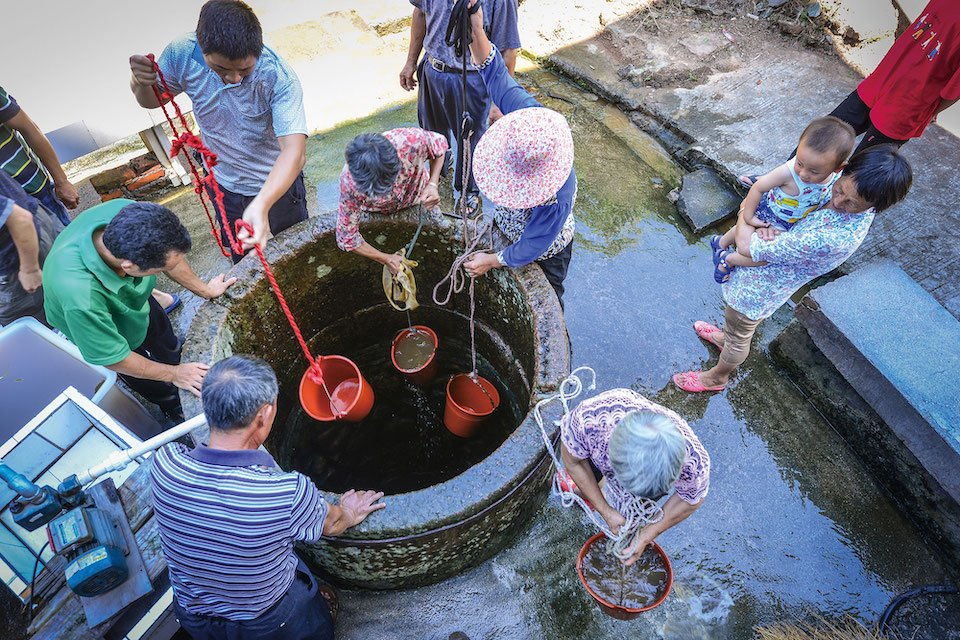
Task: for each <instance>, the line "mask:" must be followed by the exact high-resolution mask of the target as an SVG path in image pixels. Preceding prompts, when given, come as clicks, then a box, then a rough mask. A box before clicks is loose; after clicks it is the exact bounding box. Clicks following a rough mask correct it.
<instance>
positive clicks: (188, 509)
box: [151, 355, 384, 640]
mask: <svg viewBox="0 0 960 640" xmlns="http://www.w3.org/2000/svg"><path fill="white" fill-rule="evenodd" d="M277 392H278V387H277V377H276V375H275V374H274V372H273V370H272V369H271V368H270V365H268V364H267V363H266V362H264V361H263V360H260V359H259V358H254V357H250V356H242V355H238V356H232V357H230V358H227V359H226V360H221V361H220V362H218V363H216V364H215V365H213V366H212V367H211V368H210V371H209V372H208V373H207V377H206V378H205V379H204V382H203V391H202V396H201V397H202V400H203V409H204V413H206V416H207V424H208V425H209V427H210V440H209V444H206V445H200V446H198V447H196V448H194V449H189V448H187V447H186V446H184V445H182V444H179V443H173V444H169V445H166V446H165V447H163V448H162V449H160V450H159V451H157V453H156V455H155V456H154V457H153V467H152V470H151V478H152V480H153V501H154V512H155V514H156V518H157V525H158V528H159V530H160V545H161V547H162V549H163V555H164V557H165V558H166V560H167V566H168V568H169V570H170V583H171V584H172V585H173V592H174V610H175V612H176V615H177V619H178V621H179V622H180V626H181V627H183V628H184V629H185V630H186V631H187V633H189V634H190V635H191V636H192V637H193V638H194V640H205V639H210V640H214V639H216V640H241V639H254V638H256V639H258V640H260V639H263V640H299V639H301V638H303V639H306V638H311V639H317V640H323V639H326V638H333V617H332V614H331V605H333V604H334V603H335V599H336V596H335V595H334V593H333V591H332V589H330V588H329V587H326V586H319V585H318V584H317V581H316V579H315V578H314V577H313V575H312V574H311V573H310V571H309V569H307V567H306V566H305V565H304V564H303V562H302V561H301V560H300V559H299V558H297V556H296V554H295V553H294V551H293V545H294V542H296V541H306V542H312V541H316V540H319V539H320V536H321V535H326V536H337V535H340V534H341V533H343V532H344V531H345V530H347V529H349V528H350V527H353V526H356V525H357V524H359V523H360V522H362V521H363V520H364V519H365V518H366V517H367V516H368V515H369V514H371V513H372V512H374V511H377V510H378V509H382V508H383V507H384V504H383V503H382V502H379V500H380V498H382V497H383V493H380V492H376V491H353V490H351V491H347V492H346V493H344V494H343V496H342V497H341V498H340V503H339V504H338V505H331V504H327V503H326V502H325V501H324V499H323V496H322V495H321V493H320V491H319V489H317V487H316V486H315V485H314V484H313V482H312V481H311V480H310V479H309V478H307V477H306V476H304V475H303V474H300V473H297V472H290V473H286V472H283V471H281V470H280V469H279V468H278V467H277V463H276V462H274V460H273V458H272V457H271V456H270V454H269V453H267V452H266V451H265V450H263V449H261V448H260V445H261V444H263V442H264V441H265V440H266V439H267V436H268V435H269V434H270V428H271V427H272V426H273V420H274V418H275V417H276V413H277Z"/></svg>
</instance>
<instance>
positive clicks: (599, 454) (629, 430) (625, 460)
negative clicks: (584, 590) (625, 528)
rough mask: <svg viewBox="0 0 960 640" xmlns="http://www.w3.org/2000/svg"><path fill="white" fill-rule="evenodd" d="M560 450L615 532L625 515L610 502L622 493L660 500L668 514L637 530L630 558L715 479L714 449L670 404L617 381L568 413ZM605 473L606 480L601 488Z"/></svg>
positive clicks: (697, 501) (699, 500) (684, 513)
mask: <svg viewBox="0 0 960 640" xmlns="http://www.w3.org/2000/svg"><path fill="white" fill-rule="evenodd" d="M560 438H561V447H560V453H561V457H562V459H563V464H564V466H565V467H566V468H567V472H568V473H569V475H570V478H568V479H567V481H568V482H569V480H572V481H573V482H574V483H576V486H575V487H572V488H573V489H576V490H577V491H578V492H579V493H580V495H581V496H582V497H583V498H584V499H585V500H587V501H589V502H590V503H592V504H593V506H594V507H595V508H596V509H597V511H598V512H599V513H600V515H601V516H602V517H603V519H604V520H605V521H606V523H607V525H608V526H609V527H610V529H611V530H612V531H613V532H614V533H616V532H617V531H618V530H619V529H620V526H621V525H623V524H624V522H625V520H624V518H623V516H622V515H621V514H620V513H618V512H617V510H616V509H615V508H614V507H612V506H611V505H610V503H609V502H608V501H607V497H606V495H605V493H604V492H606V494H607V495H610V496H611V497H613V496H616V495H618V494H621V493H628V494H632V495H634V496H638V497H642V498H649V499H651V500H659V499H660V498H662V497H663V496H665V495H667V494H668V493H670V492H671V491H672V492H673V493H672V495H671V496H670V497H669V498H668V499H667V501H666V502H665V503H664V504H663V519H662V520H660V521H659V522H655V523H652V524H649V525H647V526H646V527H644V528H643V529H641V530H640V532H639V534H638V536H637V540H636V542H635V545H636V546H635V547H633V549H634V553H633V555H632V556H631V557H630V558H629V559H628V560H627V564H632V563H633V562H634V561H635V560H636V559H637V558H639V557H640V554H641V553H643V550H644V549H645V548H646V547H647V546H648V545H649V544H650V543H651V542H653V541H654V540H655V539H656V537H657V536H658V535H660V534H661V533H663V532H664V531H666V530H667V529H669V528H670V527H672V526H674V525H676V524H678V523H679V522H682V521H683V520H686V519H687V518H688V517H689V516H690V514H692V513H693V512H694V511H696V510H697V508H699V507H700V505H701V504H703V500H704V498H706V497H707V490H708V488H709V486H710V456H709V455H708V454H707V451H706V449H704V448H703V445H702V444H701V443H700V440H699V439H698V438H697V436H696V434H694V433H693V431H692V430H691V429H690V427H689V426H688V425H687V423H686V422H685V421H684V420H683V418H681V417H680V416H678V415H677V414H676V413H674V412H673V411H670V410H669V409H666V408H664V407H661V406H660V405H657V404H655V403H653V402H650V401H649V400H647V399H646V398H644V397H643V396H641V395H640V394H638V393H636V392H634V391H631V390H629V389H612V390H610V391H605V392H603V393H601V394H598V395H596V396H594V397H592V398H589V399H587V400H584V401H583V402H581V403H580V404H579V405H578V406H577V408H576V409H574V410H573V411H571V412H570V413H569V414H567V415H566V416H564V419H563V421H562V423H561V426H560ZM601 480H602V481H603V482H604V483H605V484H606V487H605V488H604V491H601V489H600V482H601Z"/></svg>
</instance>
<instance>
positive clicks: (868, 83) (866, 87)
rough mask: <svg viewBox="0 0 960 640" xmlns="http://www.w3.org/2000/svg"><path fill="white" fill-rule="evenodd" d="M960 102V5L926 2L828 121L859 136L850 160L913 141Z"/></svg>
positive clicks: (942, 0) (948, 0) (943, 0)
mask: <svg viewBox="0 0 960 640" xmlns="http://www.w3.org/2000/svg"><path fill="white" fill-rule="evenodd" d="M958 98H960V2H957V1H956V0H931V1H930V2H929V3H928V4H927V6H926V7H925V8H924V10H923V11H921V12H920V17H919V18H917V20H916V21H915V22H914V23H913V24H912V25H910V26H909V27H908V28H907V30H906V31H905V32H904V33H903V34H901V36H900V37H899V38H897V41H896V42H894V43H893V46H892V47H891V48H890V51H888V52H887V55H885V56H884V57H883V60H881V61H880V64H879V65H877V68H876V70H874V72H873V73H871V74H870V75H869V76H867V77H866V78H864V79H863V82H861V83H860V85H859V86H858V87H857V88H856V89H855V90H854V91H853V92H852V93H851V94H850V95H849V96H847V98H846V100H844V101H843V102H842V103H840V105H839V106H838V107H837V108H836V109H834V110H833V111H832V112H831V114H830V115H833V116H836V117H838V118H840V119H841V120H844V121H846V122H849V123H850V124H851V125H852V126H853V128H854V129H855V130H856V131H857V134H858V135H859V134H861V133H863V134H865V135H864V136H863V140H861V141H860V145H859V146H858V147H857V149H856V150H855V151H854V154H856V153H858V152H859V151H862V150H863V149H865V148H867V147H872V146H874V145H877V144H885V143H893V144H896V145H897V146H900V145H902V144H903V143H904V142H906V141H907V140H909V139H911V138H919V137H920V136H921V135H922V134H923V131H924V129H926V127H927V125H928V124H930V123H931V122H934V121H935V120H936V118H937V114H939V113H940V112H941V111H943V110H944V109H946V108H947V107H949V106H950V105H952V104H953V103H955V102H956V101H957V99H958Z"/></svg>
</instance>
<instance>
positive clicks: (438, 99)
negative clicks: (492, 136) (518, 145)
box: [417, 56, 490, 193]
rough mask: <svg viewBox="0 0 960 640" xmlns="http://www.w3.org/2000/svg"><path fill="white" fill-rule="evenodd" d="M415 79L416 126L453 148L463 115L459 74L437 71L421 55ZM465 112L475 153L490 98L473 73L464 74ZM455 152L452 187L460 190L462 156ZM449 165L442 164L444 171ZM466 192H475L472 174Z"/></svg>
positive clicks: (475, 73)
mask: <svg viewBox="0 0 960 640" xmlns="http://www.w3.org/2000/svg"><path fill="white" fill-rule="evenodd" d="M417 78H418V80H419V81H420V91H419V93H418V94H417V118H418V120H419V121H420V127H421V128H423V129H427V130H429V131H434V132H436V133H439V134H440V135H442V136H444V137H446V139H447V142H448V143H449V144H450V149H454V145H455V144H456V141H457V140H459V137H460V121H461V119H462V115H463V98H462V97H461V94H462V93H463V87H462V82H463V80H462V78H461V75H460V73H459V72H456V73H454V72H449V71H437V70H436V69H434V68H433V66H432V65H431V64H430V61H429V60H427V56H424V57H423V59H422V60H421V61H420V67H419V68H418V69H417ZM467 111H468V112H469V113H470V117H471V118H472V119H473V137H472V138H471V140H470V142H471V144H470V148H471V151H473V150H476V148H477V142H479V141H480V136H482V135H483V132H484V131H486V130H487V118H489V117H490V95H489V94H488V93H487V87H486V85H485V84H483V78H481V77H480V74H479V73H477V72H476V71H471V72H468V73H467ZM454 153H456V155H457V157H456V161H455V162H456V164H455V166H456V171H455V173H454V177H453V179H454V184H453V188H454V189H455V190H456V191H460V187H461V185H462V184H463V154H462V152H461V151H460V149H457V150H455V151H454ZM448 166H449V162H448V161H445V162H444V172H446V171H447V168H448ZM469 178H470V182H469V186H468V187H467V191H468V193H477V183H476V182H475V181H474V179H473V175H472V172H471V175H470V176H469Z"/></svg>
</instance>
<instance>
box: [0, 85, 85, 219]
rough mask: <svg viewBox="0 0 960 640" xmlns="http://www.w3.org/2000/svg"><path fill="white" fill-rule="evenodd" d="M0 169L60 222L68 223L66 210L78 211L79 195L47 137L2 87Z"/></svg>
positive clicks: (0, 101)
mask: <svg viewBox="0 0 960 640" xmlns="http://www.w3.org/2000/svg"><path fill="white" fill-rule="evenodd" d="M24 143H25V144H26V145H27V146H26V147H25V146H24ZM36 159H39V161H40V162H39V163H38V162H37V160H36ZM41 163H42V165H43V166H41ZM0 166H2V167H3V170H4V171H6V173H7V175H9V176H10V177H11V178H13V179H14V180H16V181H17V182H18V183H19V184H20V186H21V187H23V190H24V191H26V192H27V195H31V196H33V197H34V198H36V199H37V200H39V201H40V204H42V205H43V206H44V208H45V209H47V211H50V212H51V213H53V214H54V215H56V216H57V218H59V220H60V222H62V223H63V224H65V225H67V224H70V216H69V215H68V214H67V209H76V208H77V205H78V204H79V203H80V194H79V193H78V192H77V188H76V187H75V186H73V184H72V183H71V182H70V181H69V180H68V179H67V174H66V173H64V171H63V167H61V166H60V159H59V158H57V152H56V151H54V150H53V145H51V144H50V141H49V140H47V136H45V135H43V131H41V130H40V127H38V126H37V123H36V122H34V121H33V120H32V119H31V118H30V116H28V115H27V112H26V111H24V110H23V109H21V108H20V105H19V104H17V101H16V100H14V99H13V96H11V95H10V94H8V93H7V92H6V91H4V89H3V87H0Z"/></svg>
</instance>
